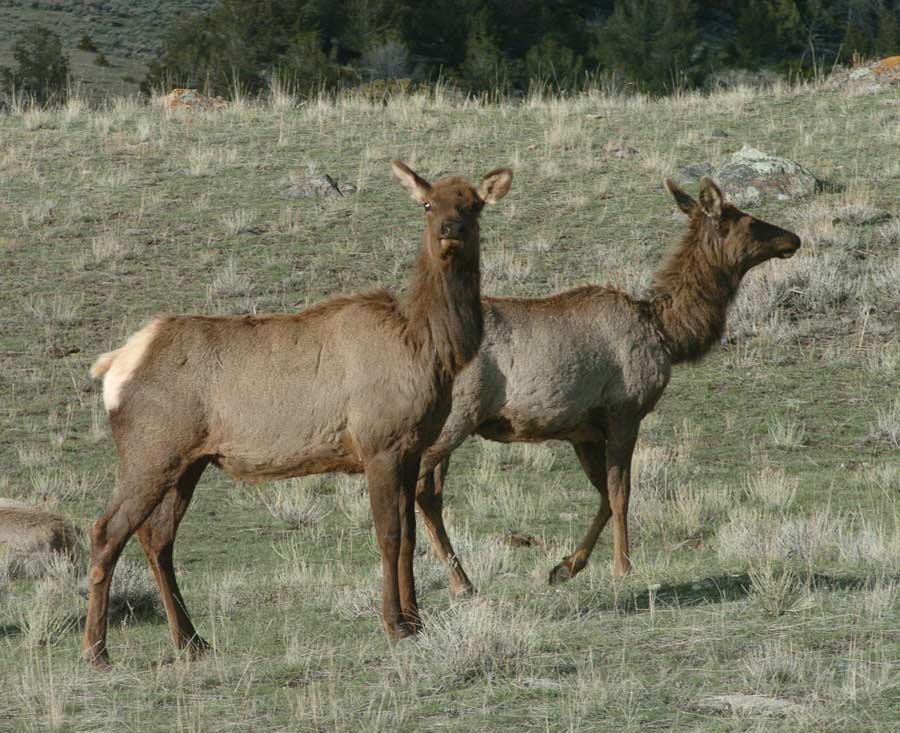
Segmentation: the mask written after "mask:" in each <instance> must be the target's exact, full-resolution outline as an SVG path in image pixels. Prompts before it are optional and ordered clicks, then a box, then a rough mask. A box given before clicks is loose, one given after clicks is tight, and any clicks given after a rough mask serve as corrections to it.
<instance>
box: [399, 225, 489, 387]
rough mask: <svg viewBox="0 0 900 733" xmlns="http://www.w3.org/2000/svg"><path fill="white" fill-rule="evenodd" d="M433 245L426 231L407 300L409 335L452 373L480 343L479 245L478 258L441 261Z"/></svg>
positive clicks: (449, 373)
mask: <svg viewBox="0 0 900 733" xmlns="http://www.w3.org/2000/svg"><path fill="white" fill-rule="evenodd" d="M430 245H431V243H430V241H429V234H428V232H427V231H426V232H425V234H424V235H423V237H422V247H421V249H420V250H419V256H418V258H417V259H416V265H415V270H414V271H413V275H412V279H411V281H410V285H409V289H408V290H407V294H406V300H405V302H404V305H403V310H404V315H405V316H406V327H405V331H406V337H407V339H408V341H409V343H410V344H411V345H412V346H413V347H414V348H415V349H416V351H418V352H419V353H420V354H423V355H430V354H433V355H434V358H435V359H436V360H437V365H436V366H438V368H440V369H441V371H443V372H444V373H445V374H446V375H447V376H449V377H454V376H455V375H456V374H458V373H459V372H460V371H461V370H462V368H463V367H464V366H465V365H466V364H468V363H469V361H471V360H472V359H473V358H474V357H475V354H476V353H477V352H478V347H479V346H480V345H481V336H482V331H483V322H482V312H481V273H480V270H479V265H478V247H477V246H476V247H475V248H474V261H469V262H465V261H463V259H462V258H457V257H455V256H454V257H453V258H452V259H451V260H449V261H444V262H441V261H440V260H438V259H437V258H436V257H434V256H433V255H432V254H431V251H432V248H431V246H430ZM470 259H471V258H470Z"/></svg>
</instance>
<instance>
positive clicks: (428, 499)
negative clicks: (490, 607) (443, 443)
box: [416, 456, 475, 598]
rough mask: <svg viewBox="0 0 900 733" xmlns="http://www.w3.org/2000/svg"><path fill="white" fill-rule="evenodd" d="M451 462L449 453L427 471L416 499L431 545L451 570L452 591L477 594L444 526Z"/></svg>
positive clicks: (418, 487) (420, 481) (417, 489)
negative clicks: (445, 490) (445, 493)
mask: <svg viewBox="0 0 900 733" xmlns="http://www.w3.org/2000/svg"><path fill="white" fill-rule="evenodd" d="M449 466H450V458H449V456H448V457H447V458H445V459H444V460H443V461H441V462H440V463H439V464H438V465H437V466H435V467H434V468H433V469H432V470H431V471H428V472H427V473H426V474H425V475H424V476H422V478H420V479H419V483H418V485H417V487H416V501H417V502H418V504H419V509H420V510H421V512H422V522H423V523H424V524H425V529H427V530H428V535H429V537H430V538H431V546H432V547H433V548H434V551H435V553H437V556H438V558H440V560H441V562H443V563H444V565H445V566H446V567H447V569H448V571H449V573H450V581H449V583H450V595H452V596H453V597H454V598H456V597H458V596H462V595H474V593H475V586H474V585H472V581H471V580H469V576H468V575H466V571H465V570H464V569H463V566H462V563H461V562H460V560H459V556H458V555H457V554H456V551H455V550H454V549H453V544H452V543H451V542H450V538H449V537H448V536H447V530H446V528H445V527H444V515H443V512H444V480H445V479H446V477H447V470H448V468H449Z"/></svg>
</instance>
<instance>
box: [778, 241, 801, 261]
mask: <svg viewBox="0 0 900 733" xmlns="http://www.w3.org/2000/svg"><path fill="white" fill-rule="evenodd" d="M798 249H800V245H799V244H797V245H793V244H792V245H790V246H789V247H785V248H784V249H781V250H779V251H778V254H777V255H776V256H777V257H778V258H779V259H782V260H788V259H790V258H791V257H793V256H794V255H795V254H796V253H797V250H798Z"/></svg>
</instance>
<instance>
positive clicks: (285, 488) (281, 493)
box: [260, 479, 332, 536]
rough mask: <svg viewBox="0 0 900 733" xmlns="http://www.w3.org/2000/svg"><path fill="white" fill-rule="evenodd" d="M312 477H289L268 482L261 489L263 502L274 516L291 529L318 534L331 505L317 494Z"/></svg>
mask: <svg viewBox="0 0 900 733" xmlns="http://www.w3.org/2000/svg"><path fill="white" fill-rule="evenodd" d="M314 481H315V480H314ZM314 481H313V482H310V481H308V480H304V479H291V480H289V481H282V482H278V483H275V484H272V485H271V486H267V487H265V488H264V489H261V490H260V496H261V498H262V502H263V504H265V507H266V509H268V510H269V513H270V514H271V515H272V516H273V517H275V518H276V519H277V520H279V521H281V522H284V523H285V524H286V525H287V526H288V527H290V528H291V529H295V530H302V531H303V532H304V534H307V535H313V536H315V535H318V533H320V532H321V530H322V522H323V520H324V519H325V517H327V516H328V515H329V514H330V513H331V511H332V509H331V507H329V506H328V505H327V504H326V502H325V501H324V499H323V498H322V497H321V496H317V495H316V493H315V488H314V487H315V483H314Z"/></svg>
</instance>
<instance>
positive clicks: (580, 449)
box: [417, 178, 800, 595]
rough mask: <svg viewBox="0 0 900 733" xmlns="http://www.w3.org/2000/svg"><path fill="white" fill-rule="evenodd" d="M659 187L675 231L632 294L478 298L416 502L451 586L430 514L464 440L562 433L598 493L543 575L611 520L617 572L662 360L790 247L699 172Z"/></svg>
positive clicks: (677, 358)
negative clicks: (687, 185) (585, 520)
mask: <svg viewBox="0 0 900 733" xmlns="http://www.w3.org/2000/svg"><path fill="white" fill-rule="evenodd" d="M666 186H667V188H668V189H669V191H670V192H671V194H672V195H673V196H674V197H675V201H676V203H677V205H678V207H679V208H680V209H681V210H682V211H683V212H684V213H685V214H687V215H688V216H689V217H690V224H689V227H688V231H687V234H686V235H685V236H684V238H683V240H682V241H681V244H680V245H678V247H677V248H676V249H675V250H674V251H673V252H672V254H671V255H670V256H669V258H668V260H666V261H665V262H664V263H663V264H662V266H661V267H660V268H659V269H658V270H657V272H656V273H655V275H654V277H653V282H652V284H651V285H650V287H649V289H648V291H647V292H646V293H645V294H644V296H643V297H642V298H633V297H631V296H629V295H627V294H626V293H623V292H621V291H619V290H615V289H612V288H607V287H599V286H586V287H580V288H575V289H573V290H568V291H565V292H562V293H558V294H556V295H551V296H549V297H546V298H537V299H522V298H484V299H483V300H482V303H483V306H484V340H483V341H482V345H481V350H480V351H479V353H478V356H477V357H476V358H475V359H474V360H473V361H472V363H471V364H469V366H467V367H466V368H465V369H464V370H463V371H462V373H461V374H460V375H459V376H458V377H457V379H456V381H455V383H454V386H453V410H452V412H451V414H450V417H449V418H448V419H447V422H446V424H445V425H444V429H443V431H442V432H441V435H440V437H439V438H438V439H437V440H436V441H435V443H434V444H433V445H432V446H431V447H430V448H429V449H428V450H427V451H426V452H425V453H424V455H423V456H422V467H421V468H422V470H421V474H420V480H419V484H418V487H417V501H418V504H419V507H420V509H421V512H422V518H423V520H424V522H425V526H426V528H427V529H428V531H429V534H430V535H431V541H432V544H433V545H434V547H435V550H436V551H437V553H438V555H439V556H440V557H441V559H442V560H443V561H444V562H445V564H447V565H448V567H449V570H450V590H451V593H453V594H454V595H456V594H458V593H465V592H471V591H472V590H473V589H472V584H471V582H470V581H469V578H468V577H467V576H466V573H465V571H464V569H463V567H462V565H461V564H460V561H459V558H458V557H457V555H456V553H455V552H454V550H453V546H452V545H451V543H450V540H449V538H448V537H447V532H446V530H445V528H444V524H443V520H442V517H441V510H442V505H443V491H444V483H445V481H446V476H447V470H448V466H449V461H450V454H451V453H452V452H453V450H455V449H456V447H457V446H459V445H460V443H462V442H463V441H464V440H465V439H466V438H467V437H468V436H470V435H472V434H473V433H474V434H477V435H480V436H481V437H483V438H487V439H488V440H495V441H499V442H503V443H512V442H541V441H545V440H566V441H569V442H570V443H571V444H572V446H573V447H574V448H575V453H576V454H577V456H578V460H579V461H580V463H581V467H582V469H583V470H584V472H585V474H587V477H588V479H590V481H591V483H592V484H593V485H594V487H595V488H596V489H597V491H598V492H600V509H599V511H598V512H597V515H596V517H595V519H594V521H593V524H592V525H591V527H590V529H589V530H588V532H587V535H586V536H585V537H584V539H583V540H582V542H581V543H580V544H579V545H578V547H577V549H576V550H575V551H574V552H573V553H572V554H571V555H569V556H568V557H566V558H564V559H563V561H562V562H561V563H560V564H559V565H557V566H556V567H555V568H554V569H553V570H552V571H551V573H550V581H551V582H559V581H561V580H565V579H568V578H570V577H572V576H573V575H575V574H576V573H577V572H579V571H580V570H581V569H582V568H584V566H585V565H586V563H587V561H588V557H589V556H590V554H591V551H592V550H593V548H594V545H595V544H596V542H597V538H598V536H599V535H600V533H601V531H602V530H603V528H604V526H606V524H607V522H608V521H609V520H610V519H612V520H613V572H614V573H615V575H624V574H625V573H626V572H627V571H628V570H629V568H630V562H629V550H628V526H627V517H628V499H629V494H630V491H631V479H630V473H631V456H632V452H633V450H634V446H635V442H636V440H637V436H638V429H639V427H640V424H641V420H642V419H643V418H644V417H645V416H646V415H647V414H648V413H649V412H651V411H652V410H653V408H654V406H655V405H656V403H657V400H659V398H660V396H661V395H662V393H663V390H664V389H665V388H666V385H667V384H668V382H669V374H670V370H671V367H672V365H673V364H678V363H681V362H684V361H693V360H697V359H700V358H701V357H702V356H703V355H704V354H705V353H706V352H707V351H709V349H710V348H712V346H713V345H714V344H715V343H716V342H717V341H718V340H719V339H720V337H721V335H722V332H723V330H724V327H725V315H726V310H727V308H728V305H729V303H730V302H731V301H732V300H733V298H734V296H735V294H736V293H737V289H738V285H739V284H740V282H741V278H742V277H743V276H744V275H745V274H746V272H747V271H748V270H749V269H750V268H751V267H754V266H756V265H759V264H760V263H762V262H765V261H766V260H769V259H771V258H773V257H781V258H785V257H790V256H791V255H793V254H794V253H795V252H796V251H797V249H798V248H799V247H800V239H799V237H797V235H796V234H793V233H792V232H789V231H786V230H784V229H781V228H779V227H777V226H774V225H772V224H767V223H766V222H764V221H760V220H759V219H755V218H754V217H752V216H750V215H748V214H745V213H743V212H741V211H739V210H738V209H736V208H735V207H734V206H732V205H730V204H727V203H725V202H724V201H723V198H722V193H721V192H720V190H719V189H718V187H717V186H716V185H715V183H713V181H711V180H710V179H708V178H705V179H704V180H703V181H702V182H701V184H700V200H699V202H697V201H695V200H694V199H693V198H691V196H689V195H688V194H687V193H685V192H684V191H682V190H681V189H680V188H678V187H677V186H676V185H675V184H674V183H672V182H671V181H666Z"/></svg>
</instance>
